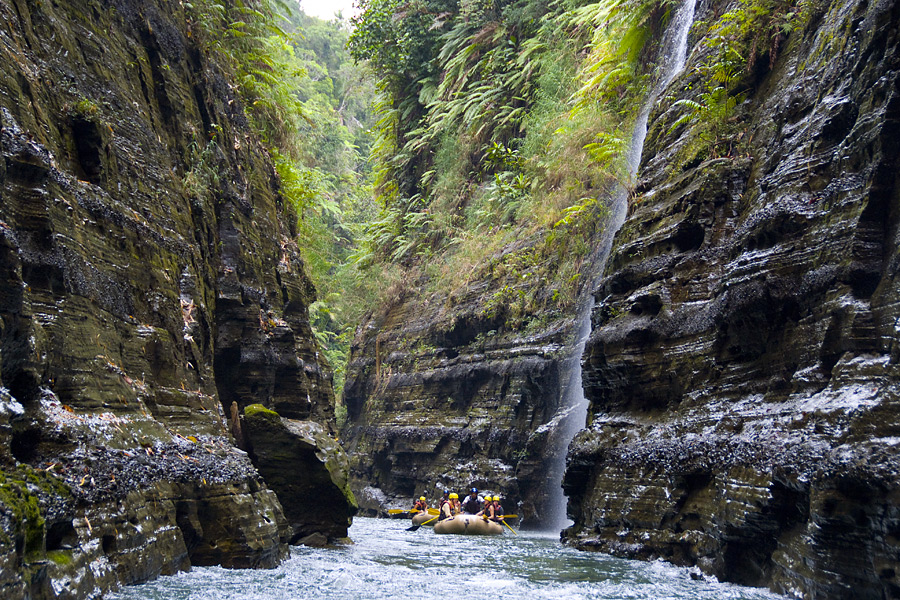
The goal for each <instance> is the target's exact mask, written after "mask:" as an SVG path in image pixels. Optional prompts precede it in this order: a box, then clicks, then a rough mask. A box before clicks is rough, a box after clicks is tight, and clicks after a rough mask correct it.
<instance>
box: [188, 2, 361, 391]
mask: <svg viewBox="0 0 900 600" xmlns="http://www.w3.org/2000/svg"><path fill="white" fill-rule="evenodd" d="M184 6H185V11H186V15H187V18H188V25H189V27H190V32H191V35H192V36H193V37H194V38H195V39H196V40H197V42H198V43H199V44H200V45H201V46H202V47H204V48H205V49H206V50H207V51H208V52H209V53H210V54H211V55H213V57H214V58H215V60H216V62H217V63H218V64H219V65H224V66H225V67H226V68H227V69H229V70H230V71H231V73H232V74H233V78H234V81H235V82H236V89H237V91H238V92H239V95H240V98H241V100H242V103H243V106H244V110H245V112H246V114H247V116H248V118H249V120H250V122H251V124H252V125H253V126H254V128H255V129H257V130H258V131H259V132H260V134H261V135H262V137H263V140H264V141H265V142H266V145H267V147H268V149H269V152H270V154H271V156H272V159H273V162H274V164H275V169H276V172H277V174H278V178H279V181H280V184H281V187H280V191H281V195H282V197H283V198H284V200H285V205H286V206H288V207H291V208H292V209H293V211H287V213H288V214H291V215H292V214H296V215H297V216H298V217H299V222H298V225H297V232H298V240H297V241H298V245H299V247H300V249H301V253H302V255H303V258H304V261H305V263H306V266H307V268H308V270H309V272H310V275H311V277H312V279H313V282H314V283H315V285H316V288H317V290H318V291H319V293H320V300H319V301H318V302H316V303H315V304H314V305H313V306H312V307H311V311H312V312H311V320H312V324H313V327H314V333H315V335H316V338H317V340H318V341H319V343H320V347H321V348H322V352H323V355H324V356H325V358H326V360H327V361H328V362H329V363H330V364H331V365H333V367H334V369H335V375H336V377H335V387H336V391H337V392H338V393H340V389H341V386H342V385H343V370H344V364H345V363H346V356H347V353H348V352H349V341H350V336H351V335H352V327H351V325H350V323H353V322H355V321H356V320H358V319H359V317H360V315H361V313H362V311H363V310H365V307H366V306H367V304H368V302H369V298H370V297H371V295H372V294H373V293H374V292H373V291H372V289H371V288H372V287H374V286H377V282H370V281H369V279H367V278H365V277H363V276H362V275H361V274H360V272H359V269H358V268H357V267H356V266H355V265H353V264H350V263H349V256H350V255H352V254H353V252H354V251H355V249H356V245H357V242H356V238H357V236H358V235H359V234H360V233H361V231H362V227H363V224H364V223H366V222H368V221H370V220H371V219H372V217H373V215H374V212H375V205H374V203H373V199H372V191H371V183H370V182H369V177H370V174H369V171H370V167H369V163H368V161H367V155H368V152H369V148H370V147H371V145H372V142H371V136H370V134H369V133H368V131H369V129H370V128H371V126H372V116H371V115H372V113H371V103H372V97H373V94H374V85H373V84H372V83H371V77H370V76H369V75H368V72H367V71H366V70H365V69H364V68H362V67H359V66H357V65H355V64H353V62H352V60H351V59H350V56H349V54H348V51H347V50H346V43H347V39H348V37H349V33H348V32H347V30H346V27H345V26H344V24H342V23H340V22H330V23H326V22H324V21H321V20H319V19H316V18H313V17H309V16H306V15H304V14H302V13H299V12H297V11H296V5H294V6H293V10H292V8H291V6H290V5H289V3H287V2H282V1H280V0H243V1H242V0H238V1H237V2H233V3H224V2H217V1H216V0H193V1H192V2H189V3H185V4H184ZM189 152H190V156H189V161H190V164H191V168H190V170H189V171H188V172H187V173H186V174H185V176H184V178H183V180H182V183H183V185H184V188H185V190H186V192H187V193H188V194H190V195H192V196H203V195H204V194H207V193H208V192H209V190H213V189H215V188H216V184H217V172H216V168H215V157H216V154H217V152H218V146H217V136H216V132H213V135H211V136H210V139H209V140H208V141H206V142H205V143H204V142H202V141H197V140H195V142H194V143H193V144H192V145H191V148H190V150H189ZM371 279H377V278H371Z"/></svg>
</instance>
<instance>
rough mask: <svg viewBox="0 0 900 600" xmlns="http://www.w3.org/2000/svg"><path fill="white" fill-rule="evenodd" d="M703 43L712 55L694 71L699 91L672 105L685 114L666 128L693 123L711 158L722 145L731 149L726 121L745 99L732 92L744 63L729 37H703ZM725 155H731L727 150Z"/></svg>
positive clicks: (717, 35)
mask: <svg viewBox="0 0 900 600" xmlns="http://www.w3.org/2000/svg"><path fill="white" fill-rule="evenodd" d="M705 43H706V44H707V45H708V46H709V47H710V48H711V49H712V50H714V52H715V53H714V54H710V55H708V56H707V58H706V60H704V61H703V62H702V63H701V64H700V65H698V66H697V67H696V68H695V71H696V72H697V74H698V75H699V76H700V77H699V78H700V81H701V86H702V89H701V91H700V93H699V95H698V96H696V98H697V99H696V100H695V99H692V98H684V99H681V100H678V101H677V102H675V106H679V107H682V108H683V109H684V110H685V111H684V113H683V114H682V116H681V117H679V118H678V119H677V120H676V121H675V123H673V124H672V126H671V127H670V128H669V133H671V132H672V131H674V130H675V129H677V128H678V127H680V126H682V125H684V124H686V123H696V124H697V125H698V127H697V128H696V130H695V135H697V136H698V137H699V138H700V139H701V140H703V142H704V144H705V145H706V146H708V147H709V148H710V149H711V151H712V154H713V156H717V155H718V153H719V151H720V149H721V148H720V147H721V146H723V145H728V146H730V144H729V142H728V138H729V136H728V135H727V134H728V133H730V131H729V127H728V124H729V123H728V122H729V119H730V118H731V116H732V113H733V112H734V109H735V107H736V106H737V105H738V104H739V103H740V102H741V101H743V96H744V94H742V93H735V92H734V87H735V84H736V83H737V81H738V80H739V77H740V74H741V72H742V71H743V70H744V66H745V62H744V59H743V57H742V56H741V55H740V54H738V51H737V49H736V48H735V44H734V43H733V41H732V40H730V39H729V38H728V37H725V36H722V35H719V34H715V35H712V36H710V37H708V38H706V41H705ZM725 153H726V154H728V153H730V147H729V149H728V150H726V152H725Z"/></svg>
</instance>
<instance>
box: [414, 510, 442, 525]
mask: <svg viewBox="0 0 900 600" xmlns="http://www.w3.org/2000/svg"><path fill="white" fill-rule="evenodd" d="M432 519H434V516H433V515H429V514H428V513H427V512H420V513H416V514H414V515H413V518H412V524H413V525H422V524H425V525H426V526H427V527H431V526H432V525H434V524H435V522H436V521H437V520H436V519H435V520H433V521H431V523H425V521H429V520H432Z"/></svg>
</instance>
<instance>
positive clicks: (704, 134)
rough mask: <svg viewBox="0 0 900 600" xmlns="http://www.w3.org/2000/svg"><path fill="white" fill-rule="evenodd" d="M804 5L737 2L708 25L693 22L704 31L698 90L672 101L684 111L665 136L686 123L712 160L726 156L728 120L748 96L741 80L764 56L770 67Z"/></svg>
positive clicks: (793, 0)
mask: <svg viewBox="0 0 900 600" xmlns="http://www.w3.org/2000/svg"><path fill="white" fill-rule="evenodd" d="M809 7H810V2H809V1H808V0H741V3H740V5H739V6H738V7H737V8H736V9H734V10H732V11H730V12H727V13H725V14H724V15H722V16H721V17H719V18H718V19H716V20H715V21H714V22H712V23H711V24H707V23H697V24H695V26H694V27H695V29H697V30H700V31H702V30H704V29H705V30H706V31H705V35H704V38H703V46H704V48H705V50H706V58H705V59H704V60H703V61H702V62H701V63H700V64H699V65H697V66H696V67H695V68H694V71H695V74H696V75H697V79H699V81H700V82H701V83H700V85H701V89H700V90H699V93H698V94H696V95H695V96H694V97H693V98H686V99H681V100H678V101H677V102H675V105H676V106H679V107H681V108H682V109H683V113H682V115H681V117H679V118H678V119H677V120H676V121H675V123H674V124H673V125H672V126H671V127H670V129H669V132H670V133H671V132H673V131H674V130H675V129H677V128H679V127H681V126H682V125H685V124H690V125H692V128H693V132H692V133H693V134H694V135H695V136H696V137H697V138H698V139H699V140H700V141H701V143H702V145H703V146H705V147H706V148H708V149H709V151H710V154H711V156H713V157H716V156H721V155H729V154H731V152H732V145H733V139H734V137H735V136H734V130H735V129H736V127H735V126H733V125H732V123H731V121H732V118H733V116H734V111H735V108H736V107H737V106H738V105H739V104H740V103H741V102H742V101H743V100H744V99H745V97H746V96H747V94H748V92H749V90H748V89H747V85H746V84H745V82H744V80H745V79H746V78H747V76H748V75H749V74H750V71H751V70H753V69H754V68H755V67H756V66H757V65H758V62H759V59H760V58H762V57H765V56H768V68H772V66H774V64H775V60H776V59H777V58H778V51H779V48H780V46H781V44H782V42H783V41H784V39H785V38H786V37H787V36H788V35H789V34H790V33H791V31H793V30H794V29H795V28H796V27H798V26H799V25H800V24H802V23H803V22H805V21H806V19H807V18H808V13H809ZM742 87H743V88H744V89H741V88H742ZM688 90H690V88H688Z"/></svg>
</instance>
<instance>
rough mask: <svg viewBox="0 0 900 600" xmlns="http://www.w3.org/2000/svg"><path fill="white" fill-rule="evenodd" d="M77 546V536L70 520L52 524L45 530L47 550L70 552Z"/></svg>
mask: <svg viewBox="0 0 900 600" xmlns="http://www.w3.org/2000/svg"><path fill="white" fill-rule="evenodd" d="M77 545H78V535H77V534H76V533H75V526H74V525H72V521H71V520H66V521H59V522H57V523H53V524H52V525H50V527H48V528H47V550H71V549H72V548H74V547H75V546H77Z"/></svg>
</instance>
